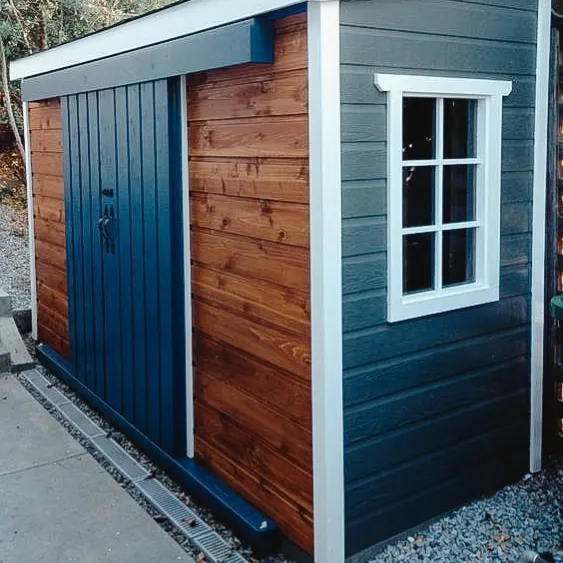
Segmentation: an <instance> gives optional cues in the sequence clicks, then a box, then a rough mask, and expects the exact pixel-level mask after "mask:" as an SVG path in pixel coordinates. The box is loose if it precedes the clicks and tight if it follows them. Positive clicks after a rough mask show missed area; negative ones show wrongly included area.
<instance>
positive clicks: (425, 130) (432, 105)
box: [403, 98, 436, 160]
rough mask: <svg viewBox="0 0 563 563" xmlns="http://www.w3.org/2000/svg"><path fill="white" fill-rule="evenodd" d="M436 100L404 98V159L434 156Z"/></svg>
mask: <svg viewBox="0 0 563 563" xmlns="http://www.w3.org/2000/svg"><path fill="white" fill-rule="evenodd" d="M435 115H436V100H434V99H433V98H403V160H420V159H428V158H434V156H435V154H434V153H435V151H434V146H435V137H436V135H435V123H436V117H435Z"/></svg>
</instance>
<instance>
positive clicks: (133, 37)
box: [10, 0, 319, 80]
mask: <svg viewBox="0 0 563 563" xmlns="http://www.w3.org/2000/svg"><path fill="white" fill-rule="evenodd" d="M299 1H300V0H188V1H186V2H183V3H181V4H176V5H174V6H170V7H169V8H165V9H162V10H159V11H157V12H154V13H151V14H147V15H146V16H144V17H140V18H136V19H134V20H131V21H129V22H125V23H122V24H120V25H116V26H114V27H110V28H108V29H104V30H101V31H99V32H97V33H93V34H91V35H87V36H85V37H82V38H81V39H77V40H75V41H71V42H69V43H64V44H62V45H59V46H58V47H54V48H52V49H48V50H46V51H41V52H40V53H36V54H34V55H30V56H28V57H24V58H22V59H19V60H17V61H14V62H12V63H11V64H10V79H11V80H18V79H21V78H27V77H29V76H35V75H37V74H45V73H48V72H52V71H54V70H58V69H61V68H67V67H69V66H74V65H79V64H83V63H87V62H90V61H95V60H98V59H103V58H105V57H111V56H114V55H118V54H119V53H124V52H126V51H132V50H134V49H140V48H142V47H146V46H148V45H154V44H156V43H161V42H164V41H170V40H172V39H175V38H177V37H182V36H185V35H190V34H191V33H197V32H199V31H204V30H206V29H211V28H214V27H219V26H222V25H226V24H229V23H232V22H236V21H239V20H243V19H247V18H250V17H253V16H256V15H259V14H265V13H268V12H272V11H274V10H279V9H281V8H286V7H288V6H291V5H293V4H298V3H299ZM317 1H319V0H317Z"/></svg>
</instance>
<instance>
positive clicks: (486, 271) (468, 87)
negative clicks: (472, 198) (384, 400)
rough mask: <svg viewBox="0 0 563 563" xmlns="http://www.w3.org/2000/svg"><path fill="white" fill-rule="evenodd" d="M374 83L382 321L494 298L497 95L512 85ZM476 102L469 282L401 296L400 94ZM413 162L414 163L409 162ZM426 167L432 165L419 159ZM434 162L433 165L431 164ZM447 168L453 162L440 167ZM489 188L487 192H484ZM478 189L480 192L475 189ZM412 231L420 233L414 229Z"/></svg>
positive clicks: (423, 79)
mask: <svg viewBox="0 0 563 563" xmlns="http://www.w3.org/2000/svg"><path fill="white" fill-rule="evenodd" d="M375 85H376V86H377V88H378V89H379V90H380V91H382V92H387V93H388V94H387V130H388V133H387V135H388V146H387V155H388V169H387V184H388V215H387V234H388V242H387V252H388V261H387V263H388V268H387V284H388V285H387V287H388V289H387V292H388V295H387V307H388V310H387V313H388V314H387V320H388V321H389V322H396V321H402V320H406V319H412V318H416V317H421V316H425V315H430V314H436V313H441V312H445V311H452V310H456V309H461V308H464V307H471V306H474V305H479V304H483V303H490V302H492V301H497V300H498V299H499V284H500V182H501V158H500V154H501V147H502V97H503V96H506V95H508V94H509V93H510V92H511V90H512V83H511V82H508V81H499V80H482V79H465V78H445V77H434V76H413V75H398V74H376V75H375ZM405 94H406V95H408V96H411V97H412V96H415V97H416V96H429V97H436V98H440V97H452V96H455V97H456V98H471V99H477V100H478V101H479V103H478V110H477V131H478V135H479V136H478V139H477V154H476V158H475V159H463V161H464V162H465V163H469V162H471V161H472V160H475V162H479V163H481V164H480V166H479V167H478V175H477V183H478V185H481V186H483V185H484V186H486V187H488V188H489V189H485V191H484V193H481V194H480V195H478V197H477V201H476V205H477V208H476V220H477V221H478V222H479V223H480V227H479V233H478V239H477V241H476V271H475V282H474V283H471V284H466V285H459V286H455V287H451V288H447V289H441V290H439V291H432V292H427V293H424V292H422V293H419V294H412V295H403V290H402V288H403V240H402V237H403V228H402V215H403V188H402V182H403V180H402V168H403V166H404V164H405V163H404V161H403V159H402V128H403V127H402V123H403V103H402V102H403V95H405ZM413 162H416V161H413ZM424 162H425V163H426V164H429V163H430V162H433V161H424ZM436 162H437V161H436ZM442 162H447V163H450V164H453V163H454V162H455V161H453V160H440V163H442ZM491 187H492V188H493V189H490V188H491ZM481 190H483V188H482V187H481ZM416 230H417V232H418V231H419V230H420V229H418V228H417V229H416Z"/></svg>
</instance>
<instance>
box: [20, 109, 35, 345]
mask: <svg viewBox="0 0 563 563" xmlns="http://www.w3.org/2000/svg"><path fill="white" fill-rule="evenodd" d="M22 111H23V134H24V146H25V183H26V188H27V229H28V244H29V275H30V282H31V337H32V338H33V340H37V285H36V284H37V281H36V274H35V222H34V219H33V174H32V171H31V139H30V137H31V136H30V133H29V114H28V112H29V106H28V103H27V102H23V108H22Z"/></svg>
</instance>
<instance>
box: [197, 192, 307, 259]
mask: <svg viewBox="0 0 563 563" xmlns="http://www.w3.org/2000/svg"><path fill="white" fill-rule="evenodd" d="M190 210H191V221H192V225H195V226H197V227H203V228H207V229H211V230H214V231H221V232H227V233H233V234H239V235H244V236H247V237H252V238H259V239H263V240H271V241H274V242H279V243H283V244H291V245H294V246H302V247H305V248H308V246H309V207H308V206H307V205H304V204H298V203H285V202H276V201H272V200H267V199H260V200H256V199H243V198H241V197H231V196H222V195H213V194H197V193H192V196H191V198H190Z"/></svg>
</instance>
